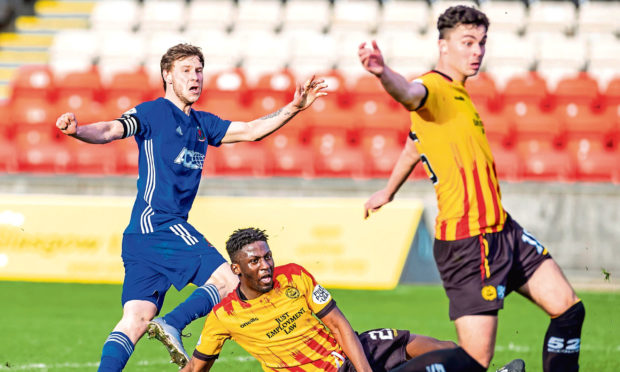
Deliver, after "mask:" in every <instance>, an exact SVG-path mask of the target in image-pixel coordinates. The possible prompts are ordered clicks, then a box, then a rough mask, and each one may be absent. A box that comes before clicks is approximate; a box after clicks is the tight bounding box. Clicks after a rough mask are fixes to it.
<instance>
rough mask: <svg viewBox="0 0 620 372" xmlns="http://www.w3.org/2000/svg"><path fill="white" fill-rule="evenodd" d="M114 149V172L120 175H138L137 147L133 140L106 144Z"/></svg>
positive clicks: (127, 139) (126, 139)
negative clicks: (115, 154)
mask: <svg viewBox="0 0 620 372" xmlns="http://www.w3.org/2000/svg"><path fill="white" fill-rule="evenodd" d="M107 146H113V147H115V150H116V152H117V156H116V170H117V172H119V173H121V174H130V175H138V160H139V159H138V156H139V154H138V145H137V144H136V141H135V139H134V138H124V139H121V140H116V141H114V142H112V143H108V144H107Z"/></svg>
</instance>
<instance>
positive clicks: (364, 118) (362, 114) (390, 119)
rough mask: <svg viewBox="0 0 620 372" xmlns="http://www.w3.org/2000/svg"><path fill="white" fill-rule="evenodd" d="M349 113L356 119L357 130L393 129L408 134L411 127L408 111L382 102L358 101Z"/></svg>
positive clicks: (371, 100)
mask: <svg viewBox="0 0 620 372" xmlns="http://www.w3.org/2000/svg"><path fill="white" fill-rule="evenodd" d="M348 112H349V114H350V115H353V116H355V117H356V120H355V121H356V123H355V127H357V128H392V129H398V130H400V131H402V132H408V131H409V128H410V127H411V119H410V118H409V113H408V112H407V110H405V109H404V108H402V107H394V106H391V105H389V104H387V103H386V102H385V101H381V100H374V99H365V100H357V101H356V102H355V103H354V104H353V106H351V108H350V109H348Z"/></svg>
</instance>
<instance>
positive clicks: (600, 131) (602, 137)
mask: <svg viewBox="0 0 620 372" xmlns="http://www.w3.org/2000/svg"><path fill="white" fill-rule="evenodd" d="M560 109H561V111H562V114H563V121H564V130H565V131H566V134H565V137H566V140H567V141H575V140H581V139H588V140H590V141H596V142H600V143H601V144H608V145H609V146H611V141H612V137H613V132H614V130H615V128H616V125H615V118H616V115H615V113H614V112H613V111H612V110H605V111H603V112H599V111H592V110H591V107H590V106H589V105H584V104H581V105H576V104H569V105H567V106H565V107H561V108H560Z"/></svg>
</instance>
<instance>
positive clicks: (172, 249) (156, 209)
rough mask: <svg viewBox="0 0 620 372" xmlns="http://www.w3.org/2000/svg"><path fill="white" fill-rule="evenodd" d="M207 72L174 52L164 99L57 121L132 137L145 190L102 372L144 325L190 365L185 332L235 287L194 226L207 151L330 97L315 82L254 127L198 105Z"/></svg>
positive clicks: (103, 138) (264, 130) (183, 51)
mask: <svg viewBox="0 0 620 372" xmlns="http://www.w3.org/2000/svg"><path fill="white" fill-rule="evenodd" d="M203 66H204V58H203V55H202V52H201V50H200V48H198V47H196V46H193V45H189V44H179V45H176V46H173V47H171V48H170V49H168V51H167V52H166V53H165V54H164V55H163V56H162V59H161V75H162V79H163V87H164V91H165V95H164V97H160V98H158V99H156V100H154V101H150V102H145V103H142V104H140V105H138V106H136V107H135V108H133V109H131V110H129V111H128V112H126V113H125V114H123V115H122V116H121V117H120V118H119V119H116V120H112V121H105V122H98V123H94V124H90V125H79V126H78V123H77V119H76V117H75V115H74V114H73V113H65V114H63V115H61V116H60V117H59V118H58V120H57V121H56V127H58V129H60V131H61V132H62V133H64V134H66V135H69V136H71V137H75V138H77V139H78V140H81V141H84V142H88V143H94V144H103V143H107V142H110V141H114V140H118V139H122V138H126V137H131V136H133V137H134V138H135V140H136V142H137V145H138V149H139V178H138V181H137V187H138V194H137V197H136V201H135V203H134V206H133V211H132V213H131V219H130V222H129V226H127V228H126V230H125V232H124V235H123V244H122V258H123V263H124V266H125V279H124V283H123V293H122V305H123V315H122V318H121V320H120V322H119V323H118V324H117V325H116V327H115V328H114V330H113V331H112V333H110V335H109V337H108V338H107V340H106V342H105V343H104V345H103V351H102V355H101V362H100V365H99V371H121V370H122V369H123V368H124V366H125V364H126V363H127V361H128V360H129V358H130V356H131V354H132V353H133V350H134V345H135V344H136V342H137V341H138V340H139V339H140V338H141V337H142V335H144V333H145V332H147V329H148V332H149V335H151V336H155V337H156V338H157V339H159V340H160V341H162V342H163V343H164V345H165V346H166V348H167V349H168V351H169V352H170V355H171V357H172V360H173V361H174V362H175V363H177V364H179V365H180V366H183V365H185V363H187V361H188V356H187V353H186V352H185V350H184V348H183V344H182V342H181V331H182V330H183V328H185V326H186V325H187V324H189V323H190V322H191V321H193V320H194V319H197V318H199V317H202V316H205V315H206V314H207V313H209V311H210V310H211V308H213V306H214V305H216V304H217V303H218V302H219V301H220V299H221V298H222V297H224V296H226V295H227V294H228V293H229V292H230V291H232V290H233V289H234V288H235V287H236V286H237V283H238V278H237V276H236V275H234V274H233V273H232V272H231V270H230V265H229V264H228V263H227V262H226V260H225V259H224V258H223V257H222V256H221V255H220V254H219V253H218V252H217V250H216V249H215V248H214V247H213V246H212V245H211V244H210V243H209V242H208V241H207V240H206V239H205V238H204V237H203V236H202V235H201V234H200V233H199V232H198V231H197V230H196V229H195V228H194V227H193V226H191V225H190V224H189V223H188V222H187V217H188V213H189V210H190V208H191V206H192V203H193V201H194V198H195V196H196V192H197V191H198V185H199V183H200V178H201V172H202V167H203V162H204V158H205V155H206V153H207V147H208V145H211V146H216V147H217V146H219V145H221V144H222V143H234V142H245V141H257V140H260V139H262V138H263V137H265V136H267V135H269V134H270V133H272V132H274V131H276V130H277V129H278V128H280V127H281V126H283V125H284V124H286V123H287V122H288V121H289V120H291V119H292V118H293V117H294V116H295V115H297V114H298V113H299V112H300V111H302V110H304V109H306V108H308V107H309V106H310V105H311V104H312V103H313V102H314V100H315V99H316V98H318V97H320V96H322V95H325V94H327V93H325V92H323V90H324V89H325V88H326V87H327V85H326V84H325V83H324V82H323V81H322V80H315V79H314V77H313V78H312V79H309V80H308V81H307V82H306V83H305V85H303V86H298V87H297V89H296V91H295V95H294V98H293V100H292V101H291V102H290V103H289V104H287V105H286V106H284V107H282V108H281V109H279V110H277V111H276V112H273V113H271V114H269V115H266V116H264V117H262V118H259V119H256V120H253V121H250V122H239V121H233V122H231V121H229V120H223V119H220V118H219V117H217V116H216V115H213V114H211V113H208V112H202V111H196V110H193V109H192V107H191V106H192V104H193V103H195V102H196V101H197V100H198V98H199V97H200V94H201V92H202V85H203ZM188 283H193V284H195V285H197V286H198V288H197V289H196V290H195V291H194V292H193V293H192V294H191V295H190V296H189V297H188V298H187V300H185V302H183V303H181V304H180V305H178V306H177V307H176V308H175V309H173V310H172V311H171V312H170V313H168V314H166V315H165V316H164V317H161V318H157V319H155V320H153V321H152V322H150V323H149V321H151V320H152V319H153V318H154V317H155V316H156V315H157V314H159V311H160V310H161V307H162V305H163V301H164V296H165V295H166V291H167V290H168V289H169V288H170V286H171V285H174V286H175V288H177V289H178V290H180V289H182V288H184V287H185V286H186V285H187V284H188Z"/></svg>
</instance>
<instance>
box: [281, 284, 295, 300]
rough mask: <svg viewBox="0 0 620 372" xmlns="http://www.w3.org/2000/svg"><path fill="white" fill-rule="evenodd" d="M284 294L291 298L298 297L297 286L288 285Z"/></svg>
mask: <svg viewBox="0 0 620 372" xmlns="http://www.w3.org/2000/svg"><path fill="white" fill-rule="evenodd" d="M284 294H285V295H286V297H288V298H290V299H292V300H294V299H296V298H299V290H297V288H293V287H288V288H287V289H286V291H285V292H284Z"/></svg>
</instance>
